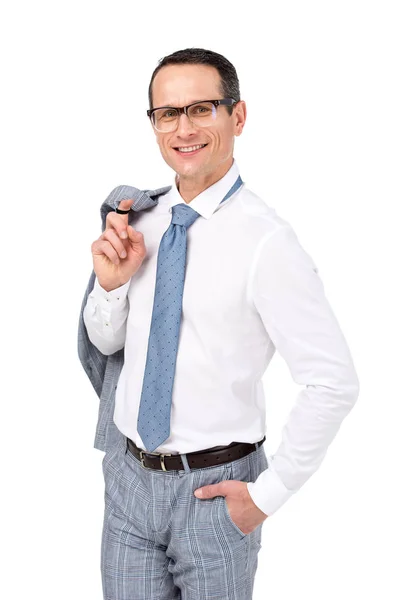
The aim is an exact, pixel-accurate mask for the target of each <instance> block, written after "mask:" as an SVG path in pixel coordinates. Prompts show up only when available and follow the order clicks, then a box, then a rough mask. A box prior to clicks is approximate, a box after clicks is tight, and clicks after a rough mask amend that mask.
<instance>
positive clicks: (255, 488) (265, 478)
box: [247, 457, 295, 517]
mask: <svg viewBox="0 0 400 600" xmlns="http://www.w3.org/2000/svg"><path fill="white" fill-rule="evenodd" d="M267 461H268V467H267V468H266V469H265V471H263V472H262V473H260V475H259V476H258V477H257V479H256V480H255V481H254V482H253V481H249V482H247V489H248V492H249V494H250V497H251V499H252V500H253V502H254V503H255V504H256V505H257V506H258V508H259V509H260V510H262V511H263V513H265V514H266V515H267V516H268V517H270V516H271V515H273V514H274V513H275V512H276V511H277V510H278V509H279V508H280V507H281V506H282V505H283V504H284V503H285V502H286V501H287V500H289V498H290V497H291V496H293V494H294V493H295V491H292V490H288V489H287V487H285V485H284V484H283V483H282V481H281V479H280V477H279V476H278V474H277V472H276V471H275V470H274V468H273V467H272V462H273V459H272V457H271V458H267Z"/></svg>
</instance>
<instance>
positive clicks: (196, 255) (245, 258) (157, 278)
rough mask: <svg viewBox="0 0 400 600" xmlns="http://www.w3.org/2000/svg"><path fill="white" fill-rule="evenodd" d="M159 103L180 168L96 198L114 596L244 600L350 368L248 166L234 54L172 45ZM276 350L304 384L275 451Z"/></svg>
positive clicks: (107, 565) (316, 284) (316, 451)
mask: <svg viewBox="0 0 400 600" xmlns="http://www.w3.org/2000/svg"><path fill="white" fill-rule="evenodd" d="M149 103H150V108H149V109H148V111H147V114H148V116H149V120H150V123H151V126H152V128H153V131H154V133H155V136H156V140H157V143H158V145H159V148H160V151H161V154H162V156H163V158H164V160H165V162H166V163H167V164H168V165H169V166H170V167H171V169H172V171H173V172H174V178H173V181H172V182H171V185H169V186H166V187H164V188H160V189H159V190H155V191H149V190H146V191H140V190H137V188H133V187H130V186H118V187H117V188H115V189H114V190H113V191H112V192H111V194H110V195H109V197H108V198H107V200H106V201H105V202H104V203H103V204H102V216H103V233H102V234H101V236H100V237H99V238H98V239H97V240H95V241H94V242H93V244H92V248H91V249H92V256H93V267H94V269H93V273H92V277H91V279H90V282H89V285H88V289H87V291H86V294H85V298H84V302H83V304H82V311H81V320H80V332H79V353H80V358H81V361H82V363H83V365H84V367H85V370H86V372H87V373H88V375H89V377H90V379H91V381H92V383H93V386H94V387H95V389H96V391H97V393H98V395H99V396H100V400H101V401H100V410H99V419H98V426H97V430H96V439H95V447H96V448H98V449H100V450H103V451H105V452H106V454H105V456H104V459H103V473H104V478H105V515H104V526H103V536H102V547H101V571H102V578H103V592H104V598H105V599H107V600H153V599H154V600H155V599H157V600H178V599H181V600H183V599H184V600H207V599H211V598H213V599H215V598H218V600H228V599H229V600H233V599H235V600H239V599H240V600H249V599H250V598H252V593H253V585H254V578H255V573H256V569H257V564H258V552H259V550H260V548H261V531H262V527H263V525H264V523H265V521H266V519H267V517H268V516H269V517H270V516H271V515H272V514H274V513H275V512H276V511H277V510H278V509H279V508H280V507H281V506H282V505H283V504H284V503H285V502H286V501H287V500H288V499H289V498H290V497H291V496H292V495H293V494H295V492H296V491H298V490H299V489H300V488H301V486H302V485H303V484H304V483H305V482H306V481H307V480H308V479H309V477H310V476H311V475H312V474H313V473H314V472H315V471H316V470H317V469H318V467H319V465H320V464H321V462H322V460H323V458H324V456H325V454H326V452H327V449H328V446H329V444H330V443H331V442H332V440H333V438H334V436H335V435H336V433H337V432H338V430H339V427H340V424H341V422H342V421H343V419H344V418H345V416H346V415H347V414H348V413H349V412H350V410H351V408H352V407H353V406H354V403H355V401H356V399H357V396H358V391H359V383H358V378H357V374H356V372H355V368H354V364H353V361H352V358H351V355H350V351H349V348H348V346H347V343H346V341H345V338H344V336H343V333H342V331H341V329H340V327H339V324H338V322H337V320H336V318H335V316H334V313H333V311H332V309H331V307H330V304H329V303H328V300H327V299H326V296H325V293H324V287H323V284H322V281H321V279H320V276H319V274H318V269H317V268H316V266H315V264H314V261H313V260H312V258H311V257H310V255H309V254H308V253H307V252H306V251H305V250H304V249H303V247H302V245H301V244H300V242H299V240H298V238H297V236H296V234H295V232H294V230H293V228H292V227H291V226H290V224H289V223H288V222H287V221H285V220H284V219H282V218H281V217H280V216H278V215H277V213H276V211H275V210H274V209H273V208H270V207H269V206H268V205H267V204H266V203H265V201H264V200H263V199H262V198H260V197H258V196H257V195H256V194H254V193H253V192H252V191H251V190H250V189H249V188H248V186H247V185H246V184H245V183H243V181H242V179H241V177H240V173H239V166H238V164H237V162H236V161H235V159H234V157H233V152H234V142H235V137H237V136H240V134H241V133H242V130H243V127H244V124H245V121H246V104H245V102H244V101H243V100H241V98H240V91H239V82H238V78H237V74H236V70H235V68H234V67H233V65H232V64H231V63H230V62H229V61H228V60H227V59H226V58H225V57H223V56H221V55H220V54H217V53H215V52H212V51H210V50H204V49H199V48H188V49H186V50H181V51H178V52H175V53H173V54H171V55H170V56H167V57H165V58H164V59H163V60H161V61H160V63H159V65H158V66H157V68H156V69H155V71H154V73H153V75H152V78H151V82H150V86H149ZM144 209H151V210H144ZM133 225H134V226H133ZM275 350H277V351H278V352H279V353H280V354H281V355H282V357H283V358H284V360H285V361H286V362H287V364H288V367H289V369H290V372H291V375H292V377H293V380H294V381H295V382H296V383H298V384H303V386H304V387H303V388H302V389H301V390H300V391H299V394H298V397H297V399H296V404H295V406H294V408H293V409H292V411H291V413H290V415H289V417H288V420H287V423H286V424H285V427H284V429H283V433H282V442H281V444H280V445H279V447H278V449H277V451H276V452H275V453H274V454H272V455H271V456H268V458H267V456H266V453H265V450H264V445H263V443H264V441H265V432H266V422H265V417H266V399H265V395H264V389H263V384H262V381H261V380H262V376H263V375H264V373H265V370H266V368H267V367H268V365H269V363H270V362H271V359H272V357H273V355H274V353H275Z"/></svg>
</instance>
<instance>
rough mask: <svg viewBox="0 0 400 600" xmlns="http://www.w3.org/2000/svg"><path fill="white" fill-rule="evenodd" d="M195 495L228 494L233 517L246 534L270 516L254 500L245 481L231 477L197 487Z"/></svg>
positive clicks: (229, 509) (203, 498)
mask: <svg viewBox="0 0 400 600" xmlns="http://www.w3.org/2000/svg"><path fill="white" fill-rule="evenodd" d="M199 492H200V494H201V495H200V494H199ZM194 495H195V496H196V498H201V499H202V500H205V499H206V498H214V496H226V503H227V505H228V511H229V514H230V516H231V519H232V521H233V522H234V523H235V524H236V525H237V526H238V527H239V529H240V530H241V531H243V533H245V534H249V533H251V532H252V531H254V529H256V527H258V525H260V524H261V523H262V522H263V521H265V519H266V518H267V517H268V515H266V514H265V513H264V512H263V511H262V510H261V509H259V508H258V506H257V505H256V504H255V503H254V502H253V500H252V498H251V496H250V494H249V491H248V489H247V484H246V482H245V481H236V480H232V479H229V480H226V481H220V483H214V484H212V485H204V486H203V487H201V488H197V490H195V491H194Z"/></svg>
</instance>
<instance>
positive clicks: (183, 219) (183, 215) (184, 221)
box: [171, 202, 200, 228]
mask: <svg viewBox="0 0 400 600" xmlns="http://www.w3.org/2000/svg"><path fill="white" fill-rule="evenodd" d="M197 217H200V213H198V212H197V211H196V210H194V208H191V207H190V206H189V205H188V204H186V203H185V202H182V203H180V204H175V206H173V207H172V219H171V223H174V224H175V225H183V226H184V227H186V228H188V227H190V225H191V224H192V223H194V222H195V220H196V219H197Z"/></svg>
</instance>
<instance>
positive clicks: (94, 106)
mask: <svg viewBox="0 0 400 600" xmlns="http://www.w3.org/2000/svg"><path fill="white" fill-rule="evenodd" d="M207 7H208V8H207ZM397 9H398V3H397V2H388V1H383V0H380V1H379V2H377V1H376V2H371V1H367V0H364V1H362V2H361V1H359V2H357V1H352V0H346V1H343V0H336V1H335V2H323V1H322V2H321V1H320V0H319V1H303V2H284V1H282V2H266V3H264V4H262V5H261V4H258V3H256V2H252V1H250V0H247V1H246V2H240V3H235V2H221V1H218V0H211V1H210V0H209V1H208V2H204V1H203V2H200V3H198V2H194V1H188V2H166V1H164V2H153V1H152V2H147V3H142V4H140V5H139V6H138V4H137V3H136V2H133V1H131V2H128V1H125V2H123V1H114V2H104V1H99V0H97V1H96V2H94V1H86V2H85V1H84V0H80V2H76V1H72V0H69V1H68V2H54V1H53V2H45V1H41V0H37V1H36V2H17V1H16V2H13V3H11V2H9V3H5V4H3V8H2V9H1V15H0V22H1V25H0V27H1V31H0V34H1V35H0V40H1V41H0V43H1V56H2V67H1V72H2V76H1V80H2V84H3V86H2V87H3V91H2V93H1V104H2V108H1V112H0V114H1V150H2V158H1V167H2V168H1V172H2V175H1V196H2V221H1V223H2V224H1V236H0V239H1V259H2V260H1V265H2V293H1V309H2V310H1V316H2V336H1V339H2V344H1V346H2V355H3V360H2V367H3V370H2V385H1V402H2V407H3V410H2V420H1V425H2V426H1V436H0V439H1V442H0V443H1V448H0V450H1V454H0V456H1V480H0V481H1V488H2V492H1V515H2V526H1V536H0V539H1V545H2V546H3V550H5V553H3V558H2V564H1V572H2V575H1V580H2V581H1V584H0V585H1V596H2V597H3V598H5V599H7V600H14V599H15V600H16V599H22V598H30V599H36V598H38V599H39V598H40V600H50V599H51V600H55V599H57V600H66V599H68V600H70V599H72V598H74V600H80V599H82V600H83V599H85V600H89V599H90V600H92V599H93V600H99V599H100V598H102V592H101V578H100V540H101V527H102V518H103V490H104V488H103V475H102V470H101V460H102V458H103V453H102V452H100V451H98V450H95V449H94V448H93V441H94V433H95V426H96V420H97V409H98V398H97V396H96V395H95V392H94V390H93V388H92V387H91V384H90V382H89V380H88V379H87V377H86V375H85V373H84V371H83V369H82V367H81V365H80V363H79V360H78V355H77V349H76V345H77V325H78V316H79V311H80V307H81V302H82V299H83V295H84V292H85V289H86V285H87V282H88V279H89V276H90V273H91V270H92V259H91V252H90V246H91V243H92V241H94V239H96V238H97V237H98V236H99V235H100V233H101V221H100V212H99V209H100V205H101V203H102V202H103V200H104V199H105V198H106V197H107V195H108V194H109V192H110V191H111V189H112V188H113V187H115V186H116V185H119V184H129V185H134V186H136V187H139V188H150V189H154V188H156V187H159V186H163V185H169V184H171V183H172V178H173V173H172V171H171V170H170V169H169V167H168V166H167V165H166V164H165V163H164V162H163V159H162V157H161V155H160V153H159V149H158V146H157V144H156V142H155V137H154V134H153V132H152V130H151V126H150V123H149V122H148V119H147V116H146V112H145V111H146V109H147V108H148V104H147V88H148V84H149V81H150V77H151V74H152V72H153V70H154V68H155V67H156V66H157V62H158V60H159V59H161V58H162V57H163V56H165V55H167V54H170V53H171V52H174V51H175V50H178V49H183V48H186V47H196V46H199V47H203V48H207V49H211V50H214V51H216V52H220V53H222V54H224V55H225V56H226V57H227V58H228V59H229V60H230V61H231V62H232V63H233V64H234V65H235V67H236V69H237V72H238V76H239V80H240V84H241V95H242V99H243V100H245V101H246V102H247V109H248V119H247V123H246V126H245V129H244V132H243V135H242V136H241V137H239V138H236V147H235V154H234V156H235V158H236V160H237V161H238V165H239V167H240V172H241V175H242V178H243V180H244V181H245V182H246V183H247V185H248V187H249V188H250V189H252V190H253V191H254V192H255V193H257V194H258V195H259V196H261V197H262V198H263V199H264V201H265V202H266V203H267V204H268V205H270V206H273V207H274V208H275V210H276V211H277V212H278V214H280V215H281V216H282V217H283V218H285V219H287V220H288V221H289V222H290V223H291V225H292V226H293V227H294V229H295V231H296V232H297V234H298V236H299V239H300V241H301V243H302V244H303V246H304V248H305V249H306V250H307V251H308V252H309V253H310V255H311V256H312V257H313V259H314V261H315V263H316V264H317V266H318V268H319V273H320V276H321V278H322V280H323V282H324V285H325V290H326V294H327V297H328V299H329V301H330V303H331V305H332V307H333V310H334V312H335V314H336V316H337V318H338V320H339V323H340V324H341V327H342V330H343V332H344V334H345V337H346V339H347V341H348V344H349V347H350V349H351V352H352V355H353V358H354V362H355V365H356V369H357V372H358V375H359V379H360V384H361V390H360V396H359V400H358V402H357V404H356V406H355V407H354V409H353V410H352V412H351V413H350V415H349V416H348V417H347V418H346V419H345V421H344V422H343V424H342V427H341V429H340V431H339V433H338V435H337V437H336V438H335V440H334V442H333V443H332V445H331V447H330V448H329V451H328V454H327V456H326V458H325V460H324V462H323V464H322V465H321V467H320V469H319V470H318V472H317V473H315V474H314V476H313V477H312V478H311V479H310V480H309V481H308V482H307V483H306V484H305V485H304V486H303V488H302V489H301V490H300V491H299V492H298V493H297V494H295V496H294V497H292V498H291V499H290V500H289V501H288V502H287V503H285V505H284V506H283V507H281V509H279V510H278V511H277V512H276V513H275V514H274V515H272V516H271V517H270V518H269V519H267V520H266V521H265V523H264V525H263V537H262V544H263V547H262V549H261V552H260V555H259V567H258V571H257V575H256V582H255V591H254V600H261V599H263V598H269V599H274V600H286V599H289V598H298V599H307V600H321V598H323V599H324V600H337V599H338V598H340V599H341V600H350V599H351V600H353V599H354V598H364V597H366V596H367V597H370V598H384V599H385V600H391V599H395V598H399V596H400V588H399V583H398V567H399V536H400V527H399V516H398V514H399V501H400V495H399V464H398V463H399V458H400V453H399V444H398V438H399V427H400V419H399V417H400V411H399V404H400V396H399V369H400V352H399V344H398V339H399V333H400V328H399V306H400V298H399V292H398V279H399V271H400V270H399V256H400V252H399V250H400V248H399V220H398V204H399V134H400V127H399V107H400V94H399V52H400V48H399V35H398V32H399V25H400V23H399V18H398V15H397V14H396V11H397ZM261 11H262V12H261ZM264 384H265V389H266V396H267V418H268V430H267V441H266V445H265V449H266V452H267V453H270V452H272V451H274V449H276V448H277V446H278V444H279V441H280V434H281V429H282V427H283V424H284V422H285V419H286V417H287V414H288V412H289V410H290V408H291V406H292V405H293V403H294V402H295V397H296V395H297V393H298V392H299V389H298V386H297V385H296V384H294V382H293V381H292V380H291V378H290V373H289V370H288V368H287V366H286V364H285V363H284V362H283V359H281V357H280V356H279V355H278V354H276V355H275V358H274V360H273V361H272V364H271V365H270V368H269V369H268V373H266V375H265V377H264ZM216 443H217V440H216ZM148 600H155V599H148ZM199 600H203V599H199Z"/></svg>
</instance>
